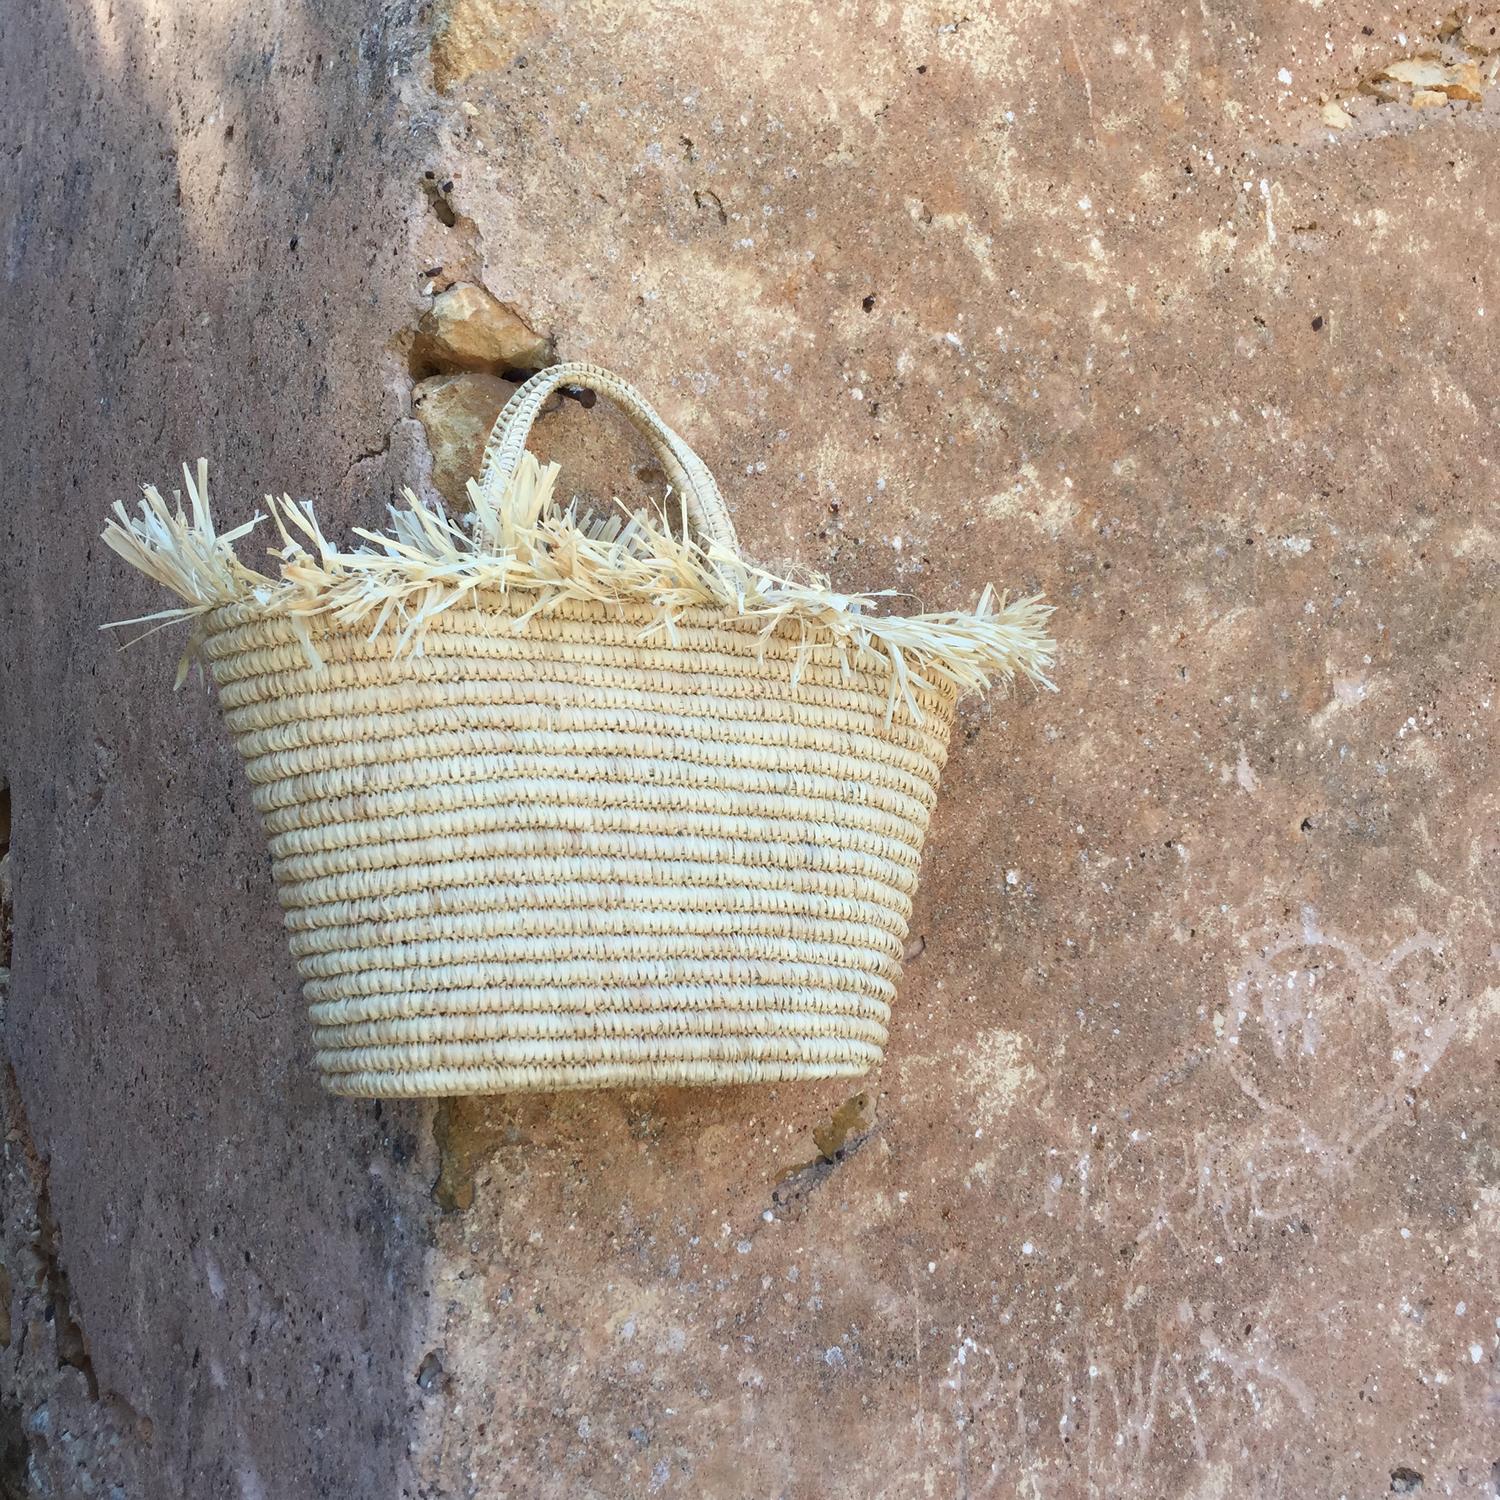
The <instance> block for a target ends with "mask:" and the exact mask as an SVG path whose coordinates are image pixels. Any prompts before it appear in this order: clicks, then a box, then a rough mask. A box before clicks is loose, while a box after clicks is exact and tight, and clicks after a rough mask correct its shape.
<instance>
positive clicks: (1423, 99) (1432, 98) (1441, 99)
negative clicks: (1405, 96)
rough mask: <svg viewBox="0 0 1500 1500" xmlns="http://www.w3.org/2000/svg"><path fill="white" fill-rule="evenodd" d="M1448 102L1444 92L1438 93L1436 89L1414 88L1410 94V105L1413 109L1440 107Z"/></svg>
mask: <svg viewBox="0 0 1500 1500" xmlns="http://www.w3.org/2000/svg"><path fill="white" fill-rule="evenodd" d="M1447 102H1448V96H1447V95H1446V94H1440V93H1439V92H1438V91H1437V90H1436V89H1414V90H1413V91H1412V96H1411V107H1412V108H1413V109H1441V108H1442V106H1443V105H1445V104H1446V103H1447Z"/></svg>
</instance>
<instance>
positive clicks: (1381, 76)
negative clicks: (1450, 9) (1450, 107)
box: [1375, 57, 1484, 109]
mask: <svg viewBox="0 0 1500 1500" xmlns="http://www.w3.org/2000/svg"><path fill="white" fill-rule="evenodd" d="M1375 76H1376V79H1377V81H1379V80H1384V81H1386V82H1389V83H1404V84H1409V85H1410V86H1411V87H1412V88H1413V89H1414V90H1415V91H1416V92H1415V93H1413V94H1412V100H1411V102H1412V103H1413V104H1414V105H1416V106H1417V108H1418V109H1430V108H1432V107H1433V105H1432V103H1431V101H1424V100H1420V99H1419V97H1418V96H1419V95H1421V94H1424V93H1430V94H1440V95H1442V100H1441V101H1440V102H1444V103H1446V102H1447V100H1449V99H1461V100H1465V101H1467V102H1469V103H1478V102H1479V101H1480V100H1481V99H1482V98H1483V97H1484V94H1483V87H1484V80H1483V79H1482V78H1481V77H1480V73H1479V64H1478V63H1476V62H1472V61H1470V62H1460V63H1445V62H1443V61H1441V60H1440V59H1438V58H1435V57H1408V58H1404V59H1403V60H1402V61H1401V62H1394V63H1392V64H1391V65H1390V66H1389V67H1386V68H1382V69H1381V70H1380V72H1379V73H1377V74H1376V75H1375Z"/></svg>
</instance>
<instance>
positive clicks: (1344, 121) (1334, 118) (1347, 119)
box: [1323, 100, 1354, 130]
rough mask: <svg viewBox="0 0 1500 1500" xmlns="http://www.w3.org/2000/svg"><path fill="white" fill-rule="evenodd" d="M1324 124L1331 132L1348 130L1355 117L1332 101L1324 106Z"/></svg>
mask: <svg viewBox="0 0 1500 1500" xmlns="http://www.w3.org/2000/svg"><path fill="white" fill-rule="evenodd" d="M1323 123H1324V124H1325V125H1326V126H1328V128H1329V129H1330V130H1347V129H1348V128H1349V127H1350V126H1351V125H1352V124H1353V123H1354V116H1353V115H1351V114H1350V113H1349V112H1348V111H1347V110H1346V109H1345V108H1344V107H1343V106H1342V105H1340V104H1335V103H1334V102H1333V101H1332V100H1330V101H1329V102H1328V103H1327V104H1325V105H1324V106H1323Z"/></svg>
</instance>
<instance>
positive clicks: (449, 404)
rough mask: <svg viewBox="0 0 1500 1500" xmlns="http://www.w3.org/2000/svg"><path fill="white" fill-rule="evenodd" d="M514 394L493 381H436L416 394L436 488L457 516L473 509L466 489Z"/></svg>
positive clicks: (427, 382) (489, 377)
mask: <svg viewBox="0 0 1500 1500" xmlns="http://www.w3.org/2000/svg"><path fill="white" fill-rule="evenodd" d="M514 391H515V386H513V385H512V384H511V383H510V382H509V381H508V380H500V379H499V378H498V377H496V376H494V375H479V374H465V375H436V376H434V377H432V379H430V380H423V381H420V382H419V383H418V384H417V386H416V388H415V389H414V390H413V391H412V410H413V412H414V414H415V416H416V417H417V420H418V421H420V422H421V424H422V426H423V427H424V428H425V429H426V431H427V446H428V448H429V449H431V451H432V483H433V485H434V487H435V488H436V489H437V492H438V493H439V494H440V495H441V496H442V497H443V499H444V500H445V501H447V502H448V504H449V505H450V506H451V507H452V508H453V509H454V510H455V511H456V512H458V513H460V514H461V513H463V512H464V511H466V510H467V509H468V499H467V489H466V486H467V483H468V481H469V480H470V479H473V478H476V477H477V476H478V474H479V464H480V459H481V458H482V457H483V454H484V444H485V439H487V438H488V437H489V435H490V428H491V427H493V426H494V425H495V418H496V417H498V416H499V415H500V412H501V411H502V409H503V408H504V406H505V403H506V402H507V401H509V400H510V398H511V395H512V393H513V392H514Z"/></svg>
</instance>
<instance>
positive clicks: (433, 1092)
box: [321, 1057, 878, 1099]
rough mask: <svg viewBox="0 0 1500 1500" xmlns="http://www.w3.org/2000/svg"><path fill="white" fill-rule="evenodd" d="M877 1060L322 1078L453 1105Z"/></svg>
mask: <svg viewBox="0 0 1500 1500" xmlns="http://www.w3.org/2000/svg"><path fill="white" fill-rule="evenodd" d="M877 1060H878V1059H875V1058H865V1057H862V1058H853V1059H849V1060H846V1061H833V1060H829V1061H822V1062H801V1063H797V1062H784V1061H765V1062H757V1061H744V1062H722V1061H721V1062H683V1061H679V1062H664V1063H658V1064H655V1065H652V1064H650V1063H638V1062H637V1063H588V1064H581V1065H578V1066H575V1067H547V1068H515V1067H510V1068H424V1069H421V1070H419V1071H415V1072H410V1073H375V1072H369V1073H324V1074H322V1075H321V1080H322V1084H323V1087H324V1088H325V1089H326V1090H327V1091H328V1092H329V1093H330V1094H337V1095H339V1096H341V1097H342V1098H346V1099H457V1098H464V1097H467V1096H470V1095H476V1094H541V1093H549V1094H550V1093H562V1092H564V1091H573V1090H581V1089H619V1088H634V1089H643V1088H684V1087H696V1088H725V1087H729V1086H732V1085H736V1084H742V1083H816V1082H818V1081H819V1080H821V1079H828V1078H863V1077H864V1076H865V1074H866V1073H868V1072H869V1071H870V1069H871V1068H872V1067H873V1066H874V1065H875V1063H876V1061H877Z"/></svg>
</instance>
